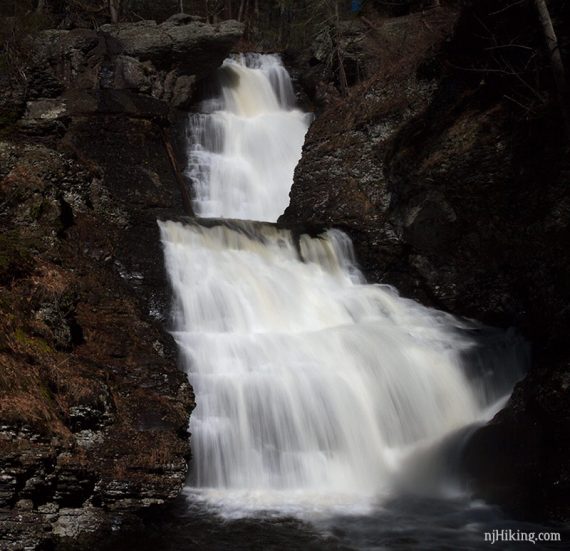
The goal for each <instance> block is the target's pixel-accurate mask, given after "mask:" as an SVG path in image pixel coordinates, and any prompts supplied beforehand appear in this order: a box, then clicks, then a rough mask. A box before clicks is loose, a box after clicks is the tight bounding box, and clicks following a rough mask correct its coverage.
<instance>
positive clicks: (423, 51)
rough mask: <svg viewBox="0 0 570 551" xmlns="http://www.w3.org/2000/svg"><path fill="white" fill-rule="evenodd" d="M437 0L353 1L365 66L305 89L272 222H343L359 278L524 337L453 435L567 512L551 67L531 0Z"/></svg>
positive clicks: (559, 216) (515, 483)
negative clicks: (327, 85)
mask: <svg viewBox="0 0 570 551" xmlns="http://www.w3.org/2000/svg"><path fill="white" fill-rule="evenodd" d="M441 4H442V6H441V7H439V8H435V9H431V10H428V11H425V12H417V13H412V14H409V15H406V16H402V17H398V18H394V19H388V20H382V19H374V14H371V13H367V19H368V23H371V24H372V26H373V27H374V30H373V31H372V30H371V26H370V24H366V25H365V22H362V34H363V35H365V36H366V39H365V40H367V41H368V44H369V46H368V47H367V48H366V51H367V52H371V51H374V50H373V49H374V48H376V52H377V54H378V56H377V62H376V69H375V71H374V73H373V74H371V75H368V78H366V79H365V80H364V81H362V82H360V83H357V84H355V85H354V86H353V87H352V88H351V90H350V94H349V95H348V97H347V98H346V99H344V98H341V97H340V96H339V94H338V91H337V93H336V95H335V94H334V93H331V94H328V96H327V97H326V98H324V99H325V101H322V98H316V99H321V106H322V107H321V109H322V112H321V113H320V115H319V117H317V120H316V121H315V123H314V124H313V126H312V127H311V129H310V130H309V133H308V136H307V140H306V144H305V149H304V153H303V158H302V160H301V162H300V164H299V166H298V168H297V171H296V173H295V183H294V186H293V189H292V191H291V203H290V206H289V208H288V209H287V211H286V212H285V215H284V216H283V217H282V219H281V222H282V223H284V224H287V225H289V226H293V227H297V228H299V229H300V230H304V229H308V230H310V231H313V232H318V231H320V230H321V229H323V228H327V227H337V228H340V229H343V230H345V231H346V232H347V233H348V234H349V235H350V236H351V237H352V238H353V240H354V243H355V248H356V253H357V257H358V259H359V262H360V264H361V266H362V268H363V269H364V271H365V272H366V273H367V275H368V277H369V278H370V279H371V280H372V281H376V282H383V283H389V284H393V285H395V286H396V287H397V288H398V289H399V290H400V291H401V292H402V293H403V294H404V295H406V296H410V297H413V298H416V299H418V300H420V301H422V302H423V303H425V304H428V305H431V306H435V307H438V308H442V309H444V310H447V311H450V312H453V313H455V314H458V315H463V316H468V317H473V318H476V319H479V320H481V321H484V322H486V323H489V324H495V325H501V326H515V327H517V328H518V329H519V330H520V331H521V332H522V333H523V334H524V335H525V336H526V337H527V338H528V339H529V340H530V341H531V343H532V345H533V348H534V365H533V371H532V372H531V374H530V375H529V376H528V377H527V378H526V379H525V380H524V381H522V382H521V383H520V384H519V385H518V386H517V388H516V389H515V392H514V394H513V396H512V398H511V400H510V402H509V404H508V406H507V408H506V409H505V410H504V411H503V412H501V413H500V414H499V415H497V417H496V418H495V419H494V420H493V421H492V422H491V423H490V424H489V425H488V426H487V427H484V428H483V429H481V430H480V431H478V432H477V433H476V434H475V436H474V438H473V439H472V440H471V441H470V443H469V444H468V445H467V448H466V452H465V458H464V465H465V469H466V475H467V477H468V478H469V480H470V483H471V484H472V486H473V488H474V490H475V491H476V492H477V493H478V494H479V495H481V496H483V497H485V498H488V499H490V500H492V501H494V502H498V503H501V504H503V505H505V506H507V507H508V508H509V509H511V510H512V511H515V512H516V513H518V514H520V515H522V516H527V517H532V518H539V517H547V518H551V519H568V518H569V516H570V505H569V503H568V499H567V496H568V495H570V475H569V473H568V462H567V460H566V458H567V457H568V454H569V453H570V423H569V420H568V415H567V414H566V413H564V406H563V404H564V403H568V399H569V397H570V396H569V392H570V390H569V389H570V387H569V386H568V352H567V346H566V345H565V344H564V343H565V341H566V340H567V335H568V334H569V332H570V310H568V307H567V305H568V303H569V302H570V289H569V288H568V285H567V282H568V281H570V254H569V253H568V247H567V243H569V242H570V235H569V227H570V210H569V209H568V205H569V204H570V192H569V190H570V188H569V186H568V179H569V176H570V165H569V164H568V156H567V144H565V143H564V140H563V139H562V136H563V129H562V128H561V123H560V116H559V114H558V113H559V110H558V105H557V104H556V100H555V94H554V93H553V86H552V76H551V73H550V69H549V66H548V61H547V57H546V56H545V55H544V49H543V45H542V42H541V41H540V35H539V33H538V32H537V25H538V23H537V20H536V18H535V15H534V12H533V11H532V10H530V9H528V6H523V5H518V6H516V5H511V4H510V3H509V2H487V1H484V2H473V3H469V2H468V3H463V4H461V3H455V2H445V3H444V2H442V3H441ZM567 15H568V13H567V12H564V11H563V9H562V7H561V8H560V12H557V11H553V16H554V17H555V23H556V24H558V23H559V22H560V21H564V19H563V18H564V17H565V16H567ZM556 18H558V19H556ZM558 28H560V27H558ZM560 38H561V43H562V44H563V46H564V45H567V44H568V37H567V36H566V35H565V34H564V32H563V29H560ZM514 43H516V44H518V45H519V46H521V47H520V48H518V47H517V48H514V49H515V50H516V52H515V51H511V50H510V49H509V48H510V47H509V46H505V47H503V48H502V49H501V56H499V57H497V55H496V51H497V49H498V47H499V46H501V45H504V44H507V45H508V44H514ZM493 45H494V46H493ZM523 49H526V51H529V52H531V53H534V56H533V60H535V62H536V65H525V63H526V61H525V60H526V59H527V58H526V57H524V56H521V55H520V54H521V51H522V50H523ZM563 54H564V58H565V59H569V58H570V52H568V50H567V49H564V51H563ZM528 55H530V54H528ZM317 61H318V60H317ZM366 63H369V58H367V61H366ZM506 67H510V69H507V68H506ZM529 67H531V69H532V70H530V69H529ZM318 71H319V65H318V63H317V62H316V61H315V60H314V59H313V61H312V63H310V64H308V65H307V66H306V68H305V71H304V72H305V73H306V74H308V75H309V77H311V75H315V74H318ZM525 71H529V72H525ZM532 75H534V76H532ZM537 75H538V76H537ZM307 78H308V77H307ZM311 78H312V77H311ZM532 78H535V79H536V78H539V80H538V81H536V80H534V81H533V83H534V84H533V85H532V86H530V85H529V82H530V81H531V79H532ZM521 80H522V82H521ZM300 81H301V82H303V71H301V76H300ZM305 82H309V83H310V82H311V80H310V79H309V80H307V79H305ZM312 82H314V80H313V81H312ZM536 82H539V83H540V88H538V89H536V88H533V86H537V85H536ZM333 84H334V83H333ZM529 86H530V89H529ZM309 92H310V93H313V94H314V93H315V92H316V87H314V86H313V88H310V89H309ZM523 98H524V99H523ZM539 98H540V99H539Z"/></svg>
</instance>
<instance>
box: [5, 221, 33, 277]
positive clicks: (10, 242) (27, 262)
mask: <svg viewBox="0 0 570 551" xmlns="http://www.w3.org/2000/svg"><path fill="white" fill-rule="evenodd" d="M32 269H33V259H32V251H31V250H30V246H29V243H28V241H27V240H26V239H23V238H22V237H21V236H20V234H19V233H18V232H17V231H10V232H6V233H4V234H0V285H7V284H8V283H10V282H11V281H13V280H14V279H17V278H20V277H22V276H25V275H26V274H28V273H30V272H31V270H32Z"/></svg>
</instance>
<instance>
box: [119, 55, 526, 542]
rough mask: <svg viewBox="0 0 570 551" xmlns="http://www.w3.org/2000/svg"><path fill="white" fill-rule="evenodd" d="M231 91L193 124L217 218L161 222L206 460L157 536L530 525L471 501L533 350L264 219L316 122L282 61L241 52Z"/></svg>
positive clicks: (234, 62) (386, 535)
mask: <svg viewBox="0 0 570 551" xmlns="http://www.w3.org/2000/svg"><path fill="white" fill-rule="evenodd" d="M219 84H220V93H219V95H218V96H216V97H213V98H210V99H208V100H206V101H204V102H203V104H202V113H201V114H197V115H194V116H192V118H191V122H190V133H189V136H190V143H189V165H188V170H187V174H188V175H189V177H190V178H191V180H192V182H193V192H194V208H195V211H196V214H197V216H198V218H197V219H196V220H194V221H192V222H188V223H185V224H182V223H179V222H172V221H165V222H161V223H160V228H161V235H162V241H163V246H164V252H165V261H166V267H167V271H168V275H169V278H170V281H171V284H172V288H173V294H174V307H173V335H174V338H175V339H176V342H177V343H178V346H179V349H180V353H181V362H182V366H183V368H184V369H185V370H186V372H187V373H188V377H189V380H190V382H191V383H192V385H193V387H194V389H195V392H196V397H197V407H196V410H195V411H194V413H193V414H192V418H191V421H190V431H191V433H192V450H193V461H192V472H191V475H190V477H189V480H188V486H187V488H186V501H185V505H184V506H182V507H178V508H174V509H171V512H170V515H171V516H170V517H168V516H166V517H164V516H162V517H161V519H160V520H157V519H154V518H150V519H147V521H148V523H149V526H147V531H146V532H145V533H146V534H147V537H145V538H144V541H141V545H142V547H141V548H142V549H146V548H150V547H145V544H147V543H148V542H151V541H152V538H153V537H158V538H162V541H163V547H162V548H164V549H185V548H188V549H482V548H487V547H488V546H489V544H488V543H485V542H484V541H483V531H484V530H487V529H493V528H496V527H497V526H501V527H504V526H505V525H506V524H508V523H509V522H510V521H508V520H507V519H506V518H505V517H504V516H503V515H502V513H501V512H500V511H499V510H498V509H496V508H492V507H489V506H486V505H484V504H481V503H478V502H474V501H472V500H471V499H470V497H469V495H468V492H467V491H466V488H465V487H464V484H463V482H462V480H461V476H460V471H459V457H460V455H461V450H462V447H463V444H464V442H465V441H466V439H467V438H468V437H469V435H470V434H471V433H472V431H473V430H475V428H476V427H477V426H479V425H480V424H481V423H484V422H485V421H486V420H488V419H490V418H491V417H492V416H493V415H494V414H495V413H496V412H497V411H498V410H499V409H500V408H501V407H502V406H503V405H504V403H505V401H506V399H507V398H508V396H509V394H510V392H511V390H512V388H513V385H514V383H515V382H516V381H517V380H518V379H519V378H520V377H521V376H522V375H523V373H524V372H525V370H526V369H527V367H528V363H529V351H528V346H527V344H526V343H525V342H524V341H523V340H522V339H521V338H520V337H518V336H517V335H516V334H515V333H514V332H512V331H501V330H496V329H492V328H486V327H483V326H481V325H479V324H477V323H475V322H472V321H466V320H460V319H457V318H455V317H453V316H451V315H449V314H446V313H443V312H439V311H436V310H433V309H429V308H426V307H423V306H421V305H419V304H417V303H415V302H414V301H411V300H407V299H404V298H402V297H400V296H399V294H398V292H397V291H396V290H395V289H394V288H392V287H389V286H386V285H370V284H367V282H366V281H365V279H364V277H363V276H362V274H361V273H360V271H359V269H358V266H357V263H356V259H355V258H354V252H353V250H352V243H351V242H350V239H349V238H348V237H347V236H346V235H345V234H343V233H342V232H340V231H337V230H334V229H331V230H329V231H327V232H324V233H323V234H321V235H319V236H314V237H309V236H304V235H303V236H300V237H297V236H294V235H292V234H291V233H290V232H289V231H287V230H284V229H280V228H278V227H276V226H275V225H274V224H270V223H262V222H275V221H276V219H277V218H278V216H279V215H280V214H281V213H282V212H283V210H284V209H285V207H286V206H287V203H288V193H289V190H290V187H291V184H292V180H293V171H294V168H295V165H296V163H297V162H298V160H299V158H300V155H301V148H302V144H303V140H304V135H305V133H306V131H307V128H308V126H309V124H310V121H311V116H310V115H308V114H306V113H302V112H301V111H299V110H297V109H295V101H294V93H293V87H292V84H291V81H290V78H289V75H288V74H287V72H286V70H285V69H284V68H283V66H282V64H281V62H280V59H279V57H278V56H266V55H249V56H240V57H236V58H232V59H230V60H227V61H226V62H225V63H224V66H223V67H222V69H221V70H220V73H219ZM333 186H334V182H331V187H333ZM205 218H209V219H213V218H219V220H210V221H209V222H208V223H207V224H206V223H204V222H203V220H204V219H205ZM201 220H202V222H201ZM254 221H255V222H254ZM260 221H261V222H260ZM519 526H520V525H519ZM521 545H522V544H520V543H517V544H516V548H517V549H521ZM117 548H120V547H117ZM495 548H501V549H510V548H513V549H514V548H515V547H508V546H507V547H505V546H502V547H501V546H500V545H495Z"/></svg>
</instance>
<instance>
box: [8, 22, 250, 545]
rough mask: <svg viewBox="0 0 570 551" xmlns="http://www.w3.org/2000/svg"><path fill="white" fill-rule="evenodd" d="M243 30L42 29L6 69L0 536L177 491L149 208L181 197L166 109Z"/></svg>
mask: <svg viewBox="0 0 570 551" xmlns="http://www.w3.org/2000/svg"><path fill="white" fill-rule="evenodd" d="M240 35H241V26H240V25H239V24H238V23H235V22H232V21H228V22H225V23H223V24H220V25H218V26H210V25H206V24H204V23H201V22H198V21H193V20H192V19H191V18H188V17H184V16H177V17H174V18H172V19H170V20H168V21H166V22H165V23H163V24H161V25H156V24H155V23H153V22H148V21H144V22H141V23H138V24H123V25H117V26H110V25H108V26H105V27H103V28H101V29H100V30H99V31H97V32H96V31H91V30H85V29H77V30H71V31H66V30H48V31H43V32H41V33H36V34H34V35H32V36H30V37H29V38H27V39H26V42H25V44H24V46H25V47H26V48H27V49H28V52H30V54H29V55H28V56H27V57H26V58H25V60H24V61H25V62H23V64H22V66H21V67H18V71H17V72H16V73H15V74H14V73H13V74H8V73H6V74H4V73H3V75H2V83H1V84H2V90H1V94H0V97H1V100H0V109H1V110H2V113H4V114H9V116H6V117H4V118H3V119H2V120H1V123H2V126H3V128H2V129H0V132H1V134H0V328H1V334H0V541H1V542H2V545H1V547H2V549H23V548H24V547H25V548H26V549H28V548H35V547H37V546H40V547H41V546H42V545H51V543H53V541H54V538H57V539H58V540H59V541H65V540H66V539H69V538H71V539H72V540H78V538H82V537H85V534H97V531H100V530H111V528H112V529H113V530H116V529H117V527H120V526H122V525H129V524H130V525H132V522H134V519H135V517H134V516H133V514H134V513H136V512H137V511H138V510H140V509H142V508H145V507H147V506H150V505H156V504H162V503H165V502H168V501H170V500H172V499H173V498H175V497H176V496H177V495H178V494H179V492H180V489H181V487H182V485H183V483H184V480H185V477H186V472H187V466H188V460H189V456H190V449H189V444H188V434H187V432H186V427H187V422H188V415H189V413H190V411H191V410H192V408H193V407H194V398H193V393H192V389H191V388H190V386H189V385H188V383H187V381H186V377H185V376H184V375H183V374H182V373H181V372H179V371H178V369H177V366H176V350H175V347H174V344H173V341H172V338H171V337H170V335H169V334H168V333H167V332H166V330H167V328H168V321H167V318H168V309H169V300H170V297H169V291H168V287H167V283H166V279H165V274H164V272H163V267H162V266H163V265H162V252H161V248H160V241H159V235H158V227H157V223H156V220H157V218H161V217H165V218H166V217H169V216H177V215H180V214H181V213H183V211H184V202H185V198H184V197H183V195H184V194H183V193H182V190H181V187H180V179H181V177H180V175H179V174H178V170H177V166H176V159H175V155H174V147H173V145H172V144H173V143H175V139H174V133H175V125H174V124H173V123H174V122H175V121H176V119H177V115H176V108H179V107H181V106H184V105H186V104H188V103H189V102H190V101H191V96H192V93H193V86H194V83H195V82H197V81H199V80H200V79H201V78H202V77H204V76H205V75H206V74H207V73H208V72H209V71H212V70H214V69H215V68H216V67H217V66H218V65H219V64H220V63H221V61H222V60H223V59H224V58H225V57H226V56H227V54H228V52H229V50H230V49H231V48H232V46H233V44H234V43H235V42H236V41H237V40H238V39H239V37H240ZM95 537H96V536H95Z"/></svg>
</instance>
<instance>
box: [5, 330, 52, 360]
mask: <svg viewBox="0 0 570 551" xmlns="http://www.w3.org/2000/svg"><path fill="white" fill-rule="evenodd" d="M14 339H15V341H16V342H17V343H18V344H20V345H21V346H22V347H25V348H26V349H28V350H29V351H30V352H33V353H36V354H52V353H53V352H54V349H53V348H52V347H51V346H50V345H49V344H48V343H47V342H46V341H45V340H44V339H42V338H40V337H31V336H30V335H28V334H27V333H26V332H25V331H24V330H23V329H22V328H21V327H18V328H17V329H16V331H14Z"/></svg>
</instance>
